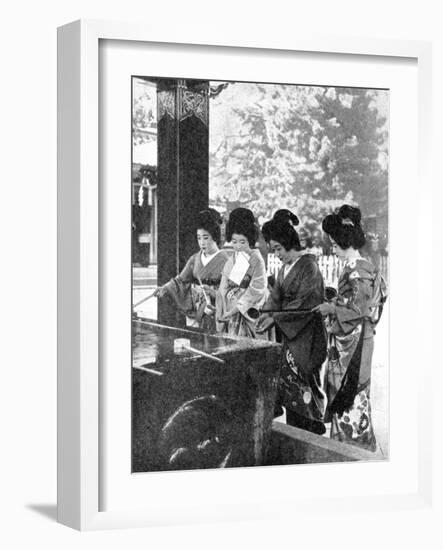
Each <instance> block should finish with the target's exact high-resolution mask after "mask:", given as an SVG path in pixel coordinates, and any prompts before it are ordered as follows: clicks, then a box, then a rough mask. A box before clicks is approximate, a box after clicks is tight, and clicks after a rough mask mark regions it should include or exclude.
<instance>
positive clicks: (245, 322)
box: [217, 249, 268, 338]
mask: <svg viewBox="0 0 443 550" xmlns="http://www.w3.org/2000/svg"><path fill="white" fill-rule="evenodd" d="M236 256H237V254H236V253H235V252H234V254H232V256H231V257H230V258H229V260H228V261H227V262H226V264H225V267H224V268H223V273H222V279H221V283H220V288H219V291H218V293H217V318H219V317H221V316H222V315H224V314H225V313H226V312H227V311H229V310H231V309H232V308H233V307H234V306H237V309H238V313H236V314H235V315H233V316H232V317H231V318H230V319H229V321H228V322H227V323H219V324H218V325H217V327H218V330H219V332H227V333H228V334H234V335H237V336H247V337H249V338H255V321H254V320H253V319H251V318H250V317H249V316H248V314H247V311H248V309H249V308H251V307H254V308H256V309H260V308H261V307H262V305H263V303H264V302H265V300H266V298H267V294H268V291H267V277H266V266H265V262H264V261H263V258H262V255H261V254H260V252H259V251H258V250H257V249H253V250H251V253H250V255H249V268H248V270H247V271H246V274H245V275H244V277H243V279H242V281H241V282H240V285H237V284H235V283H234V282H233V281H231V280H230V279H229V275H230V273H231V271H232V268H233V267H234V264H235V260H236Z"/></svg>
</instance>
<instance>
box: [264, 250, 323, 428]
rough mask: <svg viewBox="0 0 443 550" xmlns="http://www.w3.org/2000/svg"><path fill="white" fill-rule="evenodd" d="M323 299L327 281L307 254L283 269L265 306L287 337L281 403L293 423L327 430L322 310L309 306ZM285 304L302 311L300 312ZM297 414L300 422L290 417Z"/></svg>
mask: <svg viewBox="0 0 443 550" xmlns="http://www.w3.org/2000/svg"><path fill="white" fill-rule="evenodd" d="M323 300H324V283H323V277H322V275H321V272H320V269H319V267H318V264H317V261H316V259H315V256H313V255H311V254H304V255H303V256H300V257H299V258H298V259H297V260H296V262H295V264H294V265H293V266H292V267H291V268H290V270H289V272H287V274H286V276H285V273H284V267H282V268H281V269H280V271H279V274H278V277H277V281H276V284H275V286H274V288H273V290H272V292H271V295H270V297H269V300H268V302H267V304H266V306H265V309H272V310H274V309H277V310H281V313H272V316H273V318H274V321H275V323H276V325H277V327H278V328H279V329H280V331H281V333H282V337H283V353H284V360H283V365H282V370H281V376H280V387H279V400H280V403H279V405H283V406H284V407H285V408H286V413H287V418H288V423H289V424H294V425H297V426H299V427H303V428H305V429H308V430H310V431H314V432H316V433H324V431H325V429H324V425H323V420H324V412H325V394H324V391H323V380H322V365H323V363H324V361H325V358H326V334H325V328H324V324H323V320H322V318H321V316H320V315H318V314H315V313H312V312H311V309H312V308H314V307H315V306H317V305H319V304H321V303H322V302H323ZM285 309H291V310H294V309H298V310H303V311H304V313H303V311H302V312H300V313H297V312H296V313H291V312H289V311H288V312H285V311H284V310H285ZM289 417H292V418H294V419H295V418H297V419H298V421H297V422H292V421H289Z"/></svg>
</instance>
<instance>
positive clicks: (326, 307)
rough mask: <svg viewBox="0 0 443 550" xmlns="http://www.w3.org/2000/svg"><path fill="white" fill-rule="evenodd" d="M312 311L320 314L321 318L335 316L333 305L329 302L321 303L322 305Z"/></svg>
mask: <svg viewBox="0 0 443 550" xmlns="http://www.w3.org/2000/svg"><path fill="white" fill-rule="evenodd" d="M312 311H313V312H314V313H315V312H317V313H320V314H321V315H322V316H323V317H327V316H328V315H334V314H335V304H333V303H331V302H323V303H322V304H320V305H318V306H316V307H314V308H312Z"/></svg>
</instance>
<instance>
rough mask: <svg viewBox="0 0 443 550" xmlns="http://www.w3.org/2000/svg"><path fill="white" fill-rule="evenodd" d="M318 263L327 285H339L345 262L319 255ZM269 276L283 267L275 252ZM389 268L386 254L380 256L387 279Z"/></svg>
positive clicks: (271, 259) (269, 258) (270, 260)
mask: <svg viewBox="0 0 443 550" xmlns="http://www.w3.org/2000/svg"><path fill="white" fill-rule="evenodd" d="M317 259H318V265H319V267H320V271H321V273H322V275H323V279H324V281H325V285H326V286H333V287H335V288H336V287H337V284H338V279H339V277H340V273H341V270H342V269H343V265H344V262H343V261H342V260H339V259H338V258H337V256H335V255H331V256H325V255H322V256H317ZM267 263H268V276H269V275H274V276H275V277H276V276H277V273H278V270H279V269H280V267H281V261H280V260H279V259H278V258H277V257H276V256H274V254H268V262H267ZM387 268H388V258H387V257H386V256H380V269H381V272H382V274H383V276H384V278H385V279H386V280H387Z"/></svg>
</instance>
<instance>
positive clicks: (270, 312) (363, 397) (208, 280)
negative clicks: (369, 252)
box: [156, 205, 380, 451]
mask: <svg viewBox="0 0 443 550" xmlns="http://www.w3.org/2000/svg"><path fill="white" fill-rule="evenodd" d="M360 221H361V213H360V210H359V209H358V208H355V207H352V206H349V205H344V206H342V207H341V208H340V209H339V210H338V212H337V213H335V214H331V215H329V216H327V217H326V218H325V219H324V220H323V230H324V232H325V233H326V234H327V235H328V236H329V238H330V240H331V243H332V245H333V250H334V252H335V253H336V254H337V256H338V257H339V258H341V259H343V260H344V261H345V267H344V269H343V272H342V274H341V276H340V279H339V283H338V291H337V293H336V295H335V296H334V297H332V298H331V296H328V299H327V298H326V295H325V286H324V281H323V277H322V274H321V272H320V269H319V266H318V263H317V259H316V257H315V256H314V255H312V254H308V253H306V252H305V251H304V250H303V248H302V246H301V245H300V240H299V236H298V233H297V230H296V229H295V228H296V226H297V225H298V223H299V220H298V218H297V216H296V215H295V214H293V213H291V212H290V211H289V210H278V211H277V212H276V213H275V214H274V216H273V218H272V219H271V220H270V221H268V222H266V223H265V224H264V225H263V227H262V230H261V232H262V236H263V238H264V240H265V241H266V243H267V245H268V248H269V250H270V251H271V252H273V253H274V255H275V256H276V257H277V258H279V260H280V261H281V262H282V267H281V269H280V271H279V273H278V276H277V278H276V280H275V282H274V284H273V285H272V286H271V285H269V284H268V279H267V274H266V266H265V263H264V260H263V257H262V255H261V253H260V252H259V250H258V249H257V248H256V247H255V246H256V243H257V240H258V237H259V231H258V226H257V224H256V221H255V218H254V215H253V213H252V212H251V210H249V209H247V208H237V209H235V210H234V211H232V212H231V213H230V216H229V220H228V222H227V226H226V235H225V236H226V242H230V243H231V245H232V249H233V252H232V253H229V252H227V251H226V250H225V249H223V248H220V240H221V223H222V220H221V217H220V214H219V213H218V212H217V211H215V210H212V209H209V210H205V211H203V212H201V213H200V215H199V219H198V221H197V229H196V231H197V241H198V245H199V249H200V250H199V251H198V252H197V253H196V254H194V255H193V256H191V258H190V259H189V261H188V262H187V264H186V265H185V267H184V269H183V270H182V272H181V273H180V274H179V275H178V276H177V277H175V278H173V279H171V280H170V281H169V282H167V283H166V284H165V285H163V286H162V287H159V288H158V289H157V290H156V295H157V296H158V297H160V298H161V297H162V296H164V295H166V294H169V298H172V299H173V300H174V301H175V303H176V305H177V307H178V308H179V309H180V310H181V311H182V312H183V313H184V314H185V315H186V317H187V324H188V325H191V326H192V325H193V326H199V327H200V328H202V329H204V330H205V331H208V332H218V333H227V334H230V335H239V336H246V337H250V338H255V337H260V335H269V334H270V331H271V329H273V328H274V333H275V334H276V337H277V339H278V341H280V342H281V343H282V344H283V346H282V347H283V360H282V366H281V374H280V383H279V389H278V399H277V403H276V407H275V410H276V413H275V414H276V416H277V415H279V414H280V413H282V412H283V409H282V407H285V409H286V421H287V423H288V424H290V425H293V426H296V427H299V428H302V429H305V430H309V431H311V432H314V433H317V434H324V433H325V431H326V428H325V424H326V423H329V422H330V423H331V430H330V436H331V437H332V438H334V439H337V440H339V441H343V442H347V443H351V444H354V445H358V446H361V447H363V448H366V449H370V450H373V451H374V450H375V449H376V440H375V435H374V431H373V427H372V422H371V406H370V380H371V360H372V352H373V347H374V327H375V324H376V322H377V319H376V316H375V315H374V311H375V310H376V309H377V308H378V305H379V304H375V303H374V288H375V282H376V281H378V282H379V281H380V278H379V276H378V273H377V270H376V269H375V268H374V267H373V266H372V264H371V263H369V262H368V261H367V260H366V259H364V258H363V257H362V256H361V255H360V253H359V249H360V248H361V247H362V246H363V245H364V244H365V236H364V232H363V229H362V227H361V224H360ZM326 294H327V293H326ZM251 308H252V309H251ZM254 309H255V310H259V311H261V312H262V313H261V315H260V316H259V318H258V319H256V318H253V317H251V315H252V314H251V311H253V310H254Z"/></svg>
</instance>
